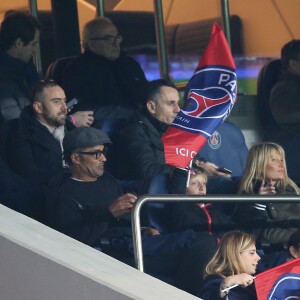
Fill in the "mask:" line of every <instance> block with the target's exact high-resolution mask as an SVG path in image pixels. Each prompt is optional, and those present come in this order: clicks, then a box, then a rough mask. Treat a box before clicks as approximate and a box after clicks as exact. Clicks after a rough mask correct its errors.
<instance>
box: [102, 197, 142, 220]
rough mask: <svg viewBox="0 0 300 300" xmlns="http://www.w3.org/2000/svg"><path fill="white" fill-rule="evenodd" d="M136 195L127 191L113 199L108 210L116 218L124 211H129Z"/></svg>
mask: <svg viewBox="0 0 300 300" xmlns="http://www.w3.org/2000/svg"><path fill="white" fill-rule="evenodd" d="M136 199H137V197H136V196H135V195H133V194H130V193H127V194H124V195H122V196H120V197H119V198H118V199H117V200H116V201H114V202H113V203H112V204H111V205H110V206H109V207H108V209H109V211H110V212H111V213H112V215H113V216H114V217H115V218H117V217H119V216H121V215H123V214H125V213H128V212H130V210H131V208H132V206H133V204H134V202H135V201H136Z"/></svg>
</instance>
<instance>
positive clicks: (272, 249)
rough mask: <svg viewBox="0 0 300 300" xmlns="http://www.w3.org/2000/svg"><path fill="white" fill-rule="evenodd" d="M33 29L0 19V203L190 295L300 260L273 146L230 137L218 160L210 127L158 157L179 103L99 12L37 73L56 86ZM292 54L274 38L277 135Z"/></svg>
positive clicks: (212, 293)
mask: <svg viewBox="0 0 300 300" xmlns="http://www.w3.org/2000/svg"><path fill="white" fill-rule="evenodd" d="M40 30H41V27H40V24H39V22H38V20H37V19H36V18H34V17H32V16H30V15H28V14H26V13H24V12H16V11H15V12H13V11H12V12H8V13H7V14H6V16H5V18H4V20H3V22H2V23H1V27H0V109H1V159H2V163H1V168H0V170H1V179H0V182H1V191H0V193H1V194H0V195H1V203H2V204H4V205H7V206H8V207H11V208H13V209H15V210H17V211H19V212H21V213H24V214H26V215H28V216H30V217H32V218H35V219H37V220H39V221H41V222H43V223H45V224H46V225H48V226H51V227H52V228H54V229H56V230H59V231H60V232H62V233H65V234H67V235H69V236H71V237H73V238H75V239H77V240H79V241H81V242H83V243H85V244H87V245H89V246H91V247H94V248H97V249H99V251H102V252H104V253H106V254H108V255H110V256H112V257H115V258H116V259H119V260H120V261H123V262H125V263H127V264H129V265H132V266H134V265H135V264H136V263H137V266H138V268H139V269H141V270H145V271H146V272H147V273H149V274H152V275H153V276H156V277H158V278H160V279H162V280H165V281H166V282H169V283H171V284H173V285H175V286H176V287H178V288H181V289H183V290H186V291H188V292H190V293H192V294H195V295H199V296H200V297H203V298H204V299H219V298H226V297H228V293H229V294H230V295H231V296H230V299H243V300H244V299H257V298H256V294H255V286H254V284H253V282H255V277H254V274H255V273H256V272H261V271H263V270H265V269H268V268H270V267H273V266H275V265H278V264H281V263H283V262H285V261H288V260H291V259H294V258H297V257H299V256H300V252H299V245H300V238H299V221H300V203H299V201H298V197H297V196H298V195H299V188H298V186H297V183H298V182H294V181H293V180H292V179H291V178H290V177H289V176H288V172H287V166H286V159H285V151H284V149H283V148H282V147H281V146H280V145H279V144H278V143H276V142H261V143H258V144H256V145H254V146H252V147H251V149H250V150H249V153H247V149H246V150H245V145H244V144H245V140H244V138H241V139H240V138H238V139H236V140H238V142H237V144H239V147H238V148H237V147H236V148H235V149H236V152H235V151H234V150H232V149H230V150H227V151H226V150H224V148H223V150H221V152H222V151H223V152H222V153H221V155H222V157H223V158H224V160H223V161H222V162H221V164H222V165H220V164H219V163H218V162H216V161H214V160H213V156H210V153H212V152H214V151H215V150H216V149H217V148H219V146H220V144H221V139H220V134H219V133H218V132H216V133H214V134H213V135H212V138H211V139H210V140H209V141H208V144H209V143H211V146H212V147H211V148H207V149H206V150H205V151H204V149H203V150H202V151H200V152H199V153H198V154H197V155H196V156H195V158H194V160H193V166H192V167H191V168H187V169H180V168H176V167H174V166H171V165H168V164H166V162H165V155H164V146H163V144H162V141H161V137H162V135H163V134H164V133H165V132H166V130H167V128H168V126H169V125H170V124H171V123H172V122H173V120H174V119H175V118H176V115H177V114H178V112H179V111H180V98H179V93H178V90H177V88H176V86H175V85H174V84H173V83H172V82H171V81H169V80H165V79H157V80H153V81H151V82H148V80H147V79H146V76H145V74H144V71H143V70H142V68H141V67H140V65H139V64H138V63H137V62H136V61H135V60H134V59H133V58H131V57H129V56H128V55H126V54H125V53H123V52H122V50H121V47H120V46H121V43H122V39H123V38H122V36H121V35H120V34H119V30H118V28H117V27H116V26H115V25H114V24H113V23H112V22H111V20H110V19H108V18H103V17H98V18H95V19H93V20H91V21H89V22H88V23H87V24H86V25H85V27H84V30H83V35H82V36H83V48H84V51H83V53H82V54H80V55H79V56H77V57H72V59H70V60H68V61H67V62H65V63H64V66H63V68H60V69H59V68H58V66H56V67H54V66H52V68H54V70H52V71H51V72H48V73H47V74H48V76H50V75H49V74H51V75H53V77H54V76H56V74H57V73H59V74H58V75H59V76H60V77H59V78H60V82H59V83H58V82H55V81H54V80H53V79H55V78H47V79H42V80H40V79H39V76H38V74H37V72H36V68H35V66H34V65H33V64H32V62H31V58H32V56H33V53H34V51H35V47H36V44H37V43H38V41H39V34H40ZM299 60H300V43H299V41H298V40H296V41H292V42H290V43H288V44H287V45H285V46H284V48H283V52H282V66H283V69H282V80H281V81H280V82H279V83H278V84H277V85H276V86H275V87H274V89H273V90H272V93H271V100H270V103H271V106H272V107H271V108H272V112H273V113H274V117H275V119H276V121H278V122H279V126H280V128H282V130H280V136H282V135H284V134H286V135H290V134H292V133H295V132H297V118H298V117H297V116H298V111H297V109H298V107H297V104H296V101H294V102H293V99H295V97H294V98H293V97H290V96H289V95H288V93H290V92H291V93H292V94H293V95H294V93H296V92H297V91H298V90H299V89H298V87H299V86H300V85H299V75H300V69H299V68H300V67H299V66H300V65H299ZM57 69H59V70H57ZM290 84H291V87H288V86H289V85H290ZM298 95H300V91H299V93H298ZM74 98H76V99H77V100H76V101H73V99H74ZM282 98H284V99H289V100H290V101H292V104H291V105H289V106H284V104H283V103H284V102H283V101H280V100H282ZM71 101H72V102H71ZM69 103H77V104H74V106H73V107H70V105H68V104H69ZM291 107H292V109H290V108H291ZM280 122H281V123H280ZM224 124H225V125H224ZM224 124H223V125H221V126H223V127H226V126H228V127H229V128H231V138H233V137H235V134H234V133H233V132H234V131H235V130H236V129H235V127H236V126H234V125H230V124H229V125H228V123H224ZM221 126H220V129H217V130H221ZM224 136H225V137H226V141H227V142H228V143H229V144H230V145H231V146H232V147H233V145H234V144H233V143H234V139H232V140H230V137H229V136H230V135H228V136H226V135H224ZM240 136H241V133H239V137H240ZM239 141H241V142H239ZM223 142H224V143H225V141H223ZM235 142H236V141H235ZM233 148H234V147H233ZM221 149H222V148H221ZM241 154H242V155H241ZM230 155H233V157H232V158H229V157H230ZM246 157H247V159H246ZM226 159H227V160H230V161H231V162H234V164H236V163H237V160H241V161H240V162H239V164H240V165H239V166H240V169H242V172H240V173H238V171H236V170H230V169H229V168H228V166H227V165H226V163H227V162H226ZM228 163H229V162H228ZM156 188H157V189H156ZM155 189H156V191H154V190H155ZM207 191H208V193H207ZM144 194H149V195H150V196H147V197H142V195H144ZM151 194H152V195H153V194H167V195H168V196H166V195H165V196H155V197H153V196H152V197H151ZM172 194H173V195H176V196H171V195H172ZM206 194H208V195H206ZM214 194H221V195H223V196H219V197H216V196H213V195H214ZM226 194H227V195H228V194H230V196H226ZM234 194H235V195H238V196H235V197H233V196H232V195H234ZM180 195H182V196H180ZM185 195H190V196H185ZM224 195H225V196H224ZM263 196H264V197H265V198H263ZM140 197H141V198H140ZM138 199H139V200H138ZM137 200H138V201H137ZM148 200H149V201H150V202H151V201H152V202H155V203H147V204H145V206H144V208H143V209H142V208H141V205H142V204H144V202H147V201H148ZM196 200H197V201H196ZM210 200H211V201H210ZM224 200H230V201H228V202H227V201H224ZM159 201H162V202H163V204H161V205H160V204H158V203H156V202H159ZM177 202H179V203H177ZM195 202H196V203H195ZM132 210H133V212H134V219H133V222H131V219H130V213H131V212H132ZM139 220H140V221H139ZM140 223H141V225H140ZM131 226H133V227H131ZM256 243H257V247H258V248H259V249H260V250H261V251H264V252H260V255H258V254H257V252H256V246H255V245H256ZM228 249H231V250H232V251H231V252H230V251H229V250H228ZM134 255H135V259H136V261H135V259H134ZM235 285H238V287H237V288H236V289H232V290H230V292H228V291H229V289H230V287H232V286H235ZM241 287H245V288H244V289H242V288H241ZM233 297H236V298H233Z"/></svg>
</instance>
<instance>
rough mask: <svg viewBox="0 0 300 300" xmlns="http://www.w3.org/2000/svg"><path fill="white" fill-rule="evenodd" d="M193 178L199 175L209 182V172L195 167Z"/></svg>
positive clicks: (192, 170)
mask: <svg viewBox="0 0 300 300" xmlns="http://www.w3.org/2000/svg"><path fill="white" fill-rule="evenodd" d="M190 171H191V178H194V177H196V176H197V175H202V176H203V177H204V178H205V181H206V182H207V179H208V176H207V172H206V171H205V169H204V168H202V167H198V166H193V167H192V168H191V169H190Z"/></svg>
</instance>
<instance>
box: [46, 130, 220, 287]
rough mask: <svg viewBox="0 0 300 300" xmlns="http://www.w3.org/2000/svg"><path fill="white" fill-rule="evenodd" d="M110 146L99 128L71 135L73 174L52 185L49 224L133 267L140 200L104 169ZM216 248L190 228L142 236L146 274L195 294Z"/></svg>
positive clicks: (67, 143) (67, 152)
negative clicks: (133, 212) (135, 212)
mask: <svg viewBox="0 0 300 300" xmlns="http://www.w3.org/2000/svg"><path fill="white" fill-rule="evenodd" d="M109 143H110V139H109V138H108V136H107V135H106V134H105V133H104V132H102V131H100V130H97V129H95V128H89V127H84V128H76V129H74V130H72V131H70V132H68V133H67V134H66V136H65V138H64V141H63V147H64V157H65V159H66V160H67V162H68V164H69V165H70V169H71V173H70V174H62V175H58V176H56V177H54V179H53V180H52V181H51V183H50V193H49V201H48V204H49V205H48V213H49V224H50V225H51V226H52V227H54V228H55V229H57V230H59V231H61V232H62V233H65V234H67V235H69V236H71V237H73V238H75V239H77V240H79V241H81V242H83V243H85V244H87V245H89V246H92V247H95V248H98V249H100V250H101V251H102V252H104V253H106V254H108V255H110V256H112V257H115V258H117V259H119V260H121V261H123V262H126V263H128V264H130V265H133V255H132V254H133V253H132V252H133V244H132V234H131V233H132V231H131V222H130V212H131V209H132V207H133V204H134V202H135V201H136V200H137V197H136V196H135V195H133V194H130V193H126V194H122V191H121V189H120V187H119V185H118V183H117V182H116V180H115V179H114V178H113V177H112V176H111V175H110V174H108V173H107V172H106V171H105V169H104V165H105V162H106V156H105V154H106V147H107V145H108V144H109ZM216 244H217V243H216V240H215V239H214V238H213V237H211V236H210V235H209V234H206V233H202V234H198V233H194V232H193V231H192V230H187V231H183V232H178V233H170V234H164V235H163V234H159V232H158V231H157V230H154V229H150V228H148V230H147V231H146V232H145V233H144V234H143V254H144V262H145V270H146V272H147V273H151V274H156V275H163V276H164V278H166V276H167V277H168V278H169V277H170V276H172V278H173V279H174V282H175V285H176V286H178V287H180V288H182V289H185V290H187V291H189V292H195V291H196V290H197V289H198V288H199V285H200V283H201V281H202V272H203V269H204V267H205V265H206V263H207V262H208V260H209V259H210V258H211V257H212V256H213V253H214V250H215V248H216Z"/></svg>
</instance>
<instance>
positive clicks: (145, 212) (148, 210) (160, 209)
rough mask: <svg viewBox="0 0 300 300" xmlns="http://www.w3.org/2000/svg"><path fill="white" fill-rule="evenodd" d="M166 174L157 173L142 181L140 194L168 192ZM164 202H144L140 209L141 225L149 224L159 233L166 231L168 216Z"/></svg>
mask: <svg viewBox="0 0 300 300" xmlns="http://www.w3.org/2000/svg"><path fill="white" fill-rule="evenodd" d="M168 193H169V192H168V175H166V174H158V175H155V176H153V177H152V178H149V179H147V180H145V181H144V183H143V186H142V188H141V190H140V194H141V195H144V194H148V195H163V194H168ZM167 206H168V204H166V203H163V202H161V203H146V204H145V205H144V206H143V207H142V211H141V223H142V226H151V227H153V228H155V229H157V230H158V231H159V232H161V233H165V232H168V231H169V230H168V228H169V225H168V217H167V211H168V208H167Z"/></svg>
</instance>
